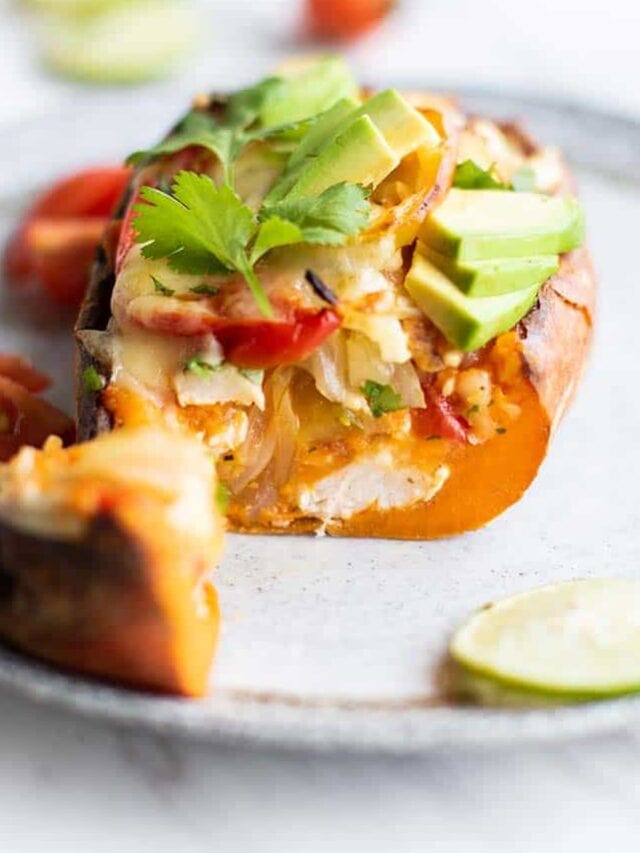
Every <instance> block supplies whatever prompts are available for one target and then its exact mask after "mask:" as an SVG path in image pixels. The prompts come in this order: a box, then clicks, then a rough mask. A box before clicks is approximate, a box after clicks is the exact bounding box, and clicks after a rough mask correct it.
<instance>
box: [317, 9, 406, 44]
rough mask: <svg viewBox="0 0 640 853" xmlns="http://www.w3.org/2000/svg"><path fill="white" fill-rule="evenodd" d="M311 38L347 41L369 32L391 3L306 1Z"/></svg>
mask: <svg viewBox="0 0 640 853" xmlns="http://www.w3.org/2000/svg"><path fill="white" fill-rule="evenodd" d="M306 2H307V8H306V17H307V21H308V26H309V29H310V30H311V32H312V33H313V35H316V36H321V37H323V38H351V37H353V36H358V35H360V34H361V33H363V32H365V31H366V30H368V29H370V28H371V27H373V26H374V24H377V23H378V21H380V20H381V19H382V18H383V17H384V16H385V15H386V13H387V12H388V11H389V9H391V7H392V6H393V5H394V4H393V0H306Z"/></svg>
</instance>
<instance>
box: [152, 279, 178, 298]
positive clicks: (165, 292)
mask: <svg viewBox="0 0 640 853" xmlns="http://www.w3.org/2000/svg"><path fill="white" fill-rule="evenodd" d="M151 281H152V282H153V289H154V290H155V292H156V293H160V294H162V296H173V294H174V293H175V290H172V289H171V288H170V287H166V286H165V285H164V284H163V283H162V282H161V281H160V279H159V278H156V277H155V275H152V276H151Z"/></svg>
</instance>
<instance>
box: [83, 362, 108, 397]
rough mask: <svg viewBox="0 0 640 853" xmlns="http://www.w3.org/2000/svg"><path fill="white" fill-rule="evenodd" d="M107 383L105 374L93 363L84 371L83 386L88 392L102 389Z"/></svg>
mask: <svg viewBox="0 0 640 853" xmlns="http://www.w3.org/2000/svg"><path fill="white" fill-rule="evenodd" d="M106 384H107V383H106V380H105V378H104V376H101V375H100V374H99V373H98V371H97V370H96V369H95V367H94V366H93V365H92V364H90V365H89V367H87V368H85V370H84V371H83V372H82V387H83V388H84V390H85V391H87V392H88V393H89V392H93V393H97V392H98V391H102V389H103V388H104V387H105V385H106Z"/></svg>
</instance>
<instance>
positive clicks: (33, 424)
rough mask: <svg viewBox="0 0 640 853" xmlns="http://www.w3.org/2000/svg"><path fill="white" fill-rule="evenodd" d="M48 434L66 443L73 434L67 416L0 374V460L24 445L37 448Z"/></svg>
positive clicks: (3, 459) (72, 427)
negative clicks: (58, 437)
mask: <svg viewBox="0 0 640 853" xmlns="http://www.w3.org/2000/svg"><path fill="white" fill-rule="evenodd" d="M50 435H59V436H60V437H61V438H62V440H63V441H64V443H65V444H70V443H71V442H72V441H73V440H74V437H75V427H74V424H73V421H72V420H71V418H69V417H67V415H65V414H64V413H63V412H61V411H60V410H59V409H56V408H55V406H52V405H51V403H47V402H46V401H45V400H41V399H40V398H39V397H35V396H34V395H33V394H30V393H29V392H28V391H27V389H26V388H24V387H23V386H22V385H19V384H18V383H17V382H14V381H13V380H11V379H7V378H6V377H4V376H0V460H2V461H6V460H7V459H9V458H10V457H11V456H13V454H14V453H15V452H16V451H17V450H19V448H20V447H22V446H23V445H25V444H28V445H30V446H31V447H41V446H42V444H43V443H44V441H45V439H47V438H48V437H49V436H50Z"/></svg>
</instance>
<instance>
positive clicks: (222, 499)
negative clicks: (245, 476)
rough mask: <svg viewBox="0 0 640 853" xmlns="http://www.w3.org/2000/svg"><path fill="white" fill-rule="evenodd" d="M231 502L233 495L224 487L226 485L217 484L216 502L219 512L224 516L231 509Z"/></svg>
mask: <svg viewBox="0 0 640 853" xmlns="http://www.w3.org/2000/svg"><path fill="white" fill-rule="evenodd" d="M230 500H231V493H230V492H229V489H228V488H227V487H226V486H225V485H224V483H216V493H215V502H216V506H217V507H218V510H219V512H221V513H222V514H223V515H224V514H225V513H226V511H227V509H228V507H229V501H230Z"/></svg>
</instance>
